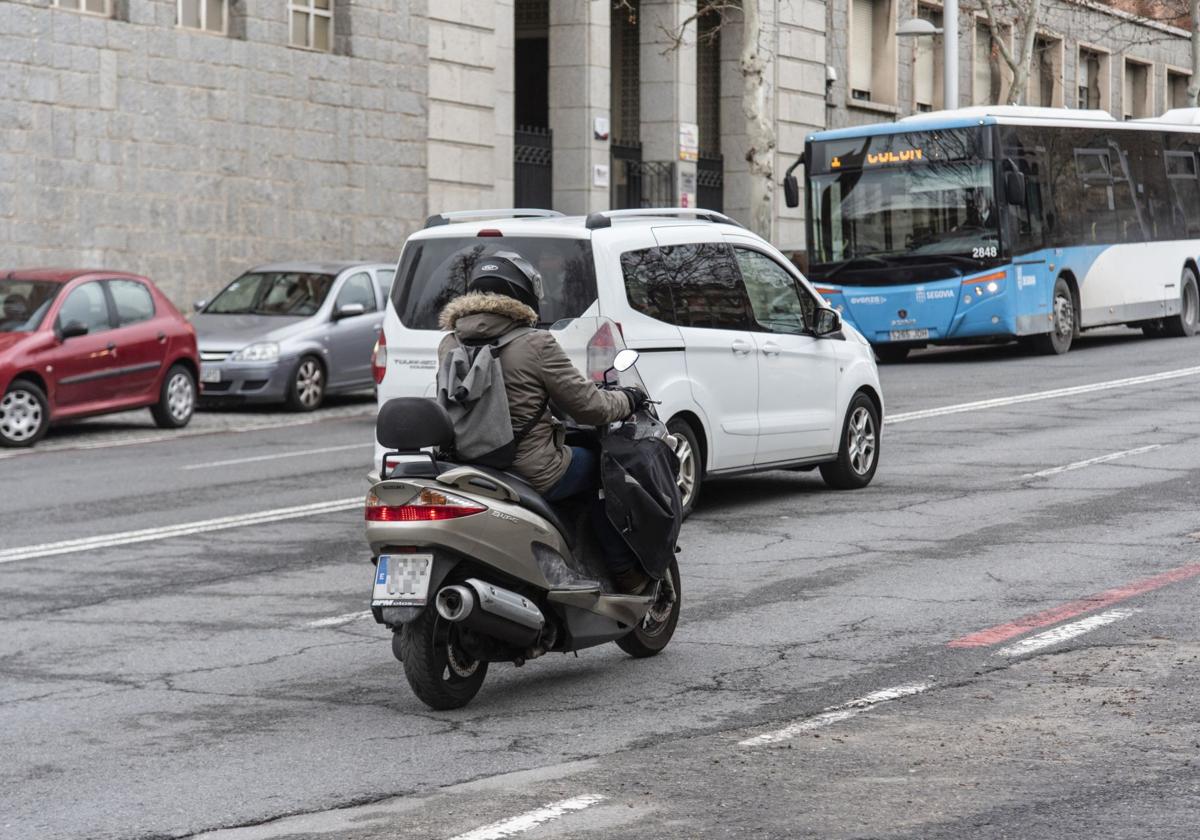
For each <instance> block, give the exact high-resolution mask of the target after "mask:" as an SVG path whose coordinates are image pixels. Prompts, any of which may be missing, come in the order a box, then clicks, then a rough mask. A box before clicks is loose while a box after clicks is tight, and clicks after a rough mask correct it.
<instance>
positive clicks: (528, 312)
mask: <svg viewBox="0 0 1200 840" xmlns="http://www.w3.org/2000/svg"><path fill="white" fill-rule="evenodd" d="M470 315H495V316H499V317H500V318H506V319H508V320H509V321H511V322H512V326H517V327H532V326H535V325H536V324H537V321H538V316H537V313H536V312H534V311H533V310H532V309H530V308H529V307H528V306H526V305H525V304H523V303H521V301H519V300H517V299H516V298H510V297H508V296H507V295H498V294H494V293H492V292H467V293H466V294H465V295H459V296H458V297H456V298H455V299H454V300H452V301H450V302H449V303H448V304H446V308H445V309H443V310H442V314H441V316H440V317H439V318H438V326H440V327H441V328H442V329H443V330H447V331H450V330H456V329H458V322H459V321H460V320H461V319H463V318H466V317H468V316H470ZM487 320H492V319H487ZM472 326H475V325H472ZM505 331H507V330H502V332H505Z"/></svg>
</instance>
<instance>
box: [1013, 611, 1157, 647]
mask: <svg viewBox="0 0 1200 840" xmlns="http://www.w3.org/2000/svg"><path fill="white" fill-rule="evenodd" d="M1135 612H1139V610H1136V609H1121V610H1109V611H1108V612H1102V613H1100V614H1099V615H1089V616H1088V617H1087V618H1081V619H1079V621H1072V622H1071V623H1070V624H1064V625H1062V626H1061V627H1055V628H1054V629H1053V630H1047V631H1046V632H1045V633H1038V634H1037V635H1036V636H1030V637H1029V638H1028V639H1022V640H1021V641H1019V642H1017V643H1016V644H1012V645H1009V646H1008V647H1003V648H1000V650H998V651H996V655H997V656H1024V655H1025V654H1027V653H1033V652H1034V651H1035V650H1041V649H1042V648H1047V647H1050V646H1051V645H1057V644H1059V643H1061V642H1065V641H1067V640H1068V639H1074V638H1075V637H1076V636H1082V635H1083V634H1084V633H1086V632H1088V631H1089V630H1095V629H1096V628H1097V627H1103V626H1105V625H1106V624H1112V623H1113V622H1115V621H1120V620H1121V619H1123V618H1129V616H1131V615H1133V614H1134V613H1135Z"/></svg>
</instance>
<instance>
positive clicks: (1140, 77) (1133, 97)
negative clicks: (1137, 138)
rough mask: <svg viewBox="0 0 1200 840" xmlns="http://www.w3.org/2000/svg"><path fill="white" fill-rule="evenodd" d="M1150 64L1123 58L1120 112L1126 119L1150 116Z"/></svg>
mask: <svg viewBox="0 0 1200 840" xmlns="http://www.w3.org/2000/svg"><path fill="white" fill-rule="evenodd" d="M1150 102H1151V83H1150V65H1149V64H1142V63H1141V62H1140V61H1132V60H1130V59H1128V58H1127V59H1125V89H1124V90H1123V91H1122V93H1121V114H1122V115H1123V116H1124V117H1125V119H1127V120H1136V119H1141V118H1143V117H1148V116H1150V115H1151V114H1150Z"/></svg>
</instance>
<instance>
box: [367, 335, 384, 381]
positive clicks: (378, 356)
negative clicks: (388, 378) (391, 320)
mask: <svg viewBox="0 0 1200 840" xmlns="http://www.w3.org/2000/svg"><path fill="white" fill-rule="evenodd" d="M386 374H387V339H385V338H384V337H383V333H382V332H381V333H380V334H379V340H378V341H376V342H375V349H374V350H372V351H371V375H372V376H374V377H375V384H376V385H379V384H382V382H383V377H384V376H385V375H386Z"/></svg>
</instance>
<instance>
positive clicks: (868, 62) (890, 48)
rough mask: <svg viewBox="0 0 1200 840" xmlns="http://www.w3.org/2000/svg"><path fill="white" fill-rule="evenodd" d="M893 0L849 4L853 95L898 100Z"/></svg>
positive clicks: (890, 101) (868, 99)
mask: <svg viewBox="0 0 1200 840" xmlns="http://www.w3.org/2000/svg"><path fill="white" fill-rule="evenodd" d="M892 11H893V9H892V2H891V0H852V2H851V4H850V57H849V65H850V74H849V75H850V97H851V99H857V100H859V101H860V102H882V103H884V104H886V105H895V104H896V69H895V68H896V27H895V25H894V22H893V20H892V18H893V14H892Z"/></svg>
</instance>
